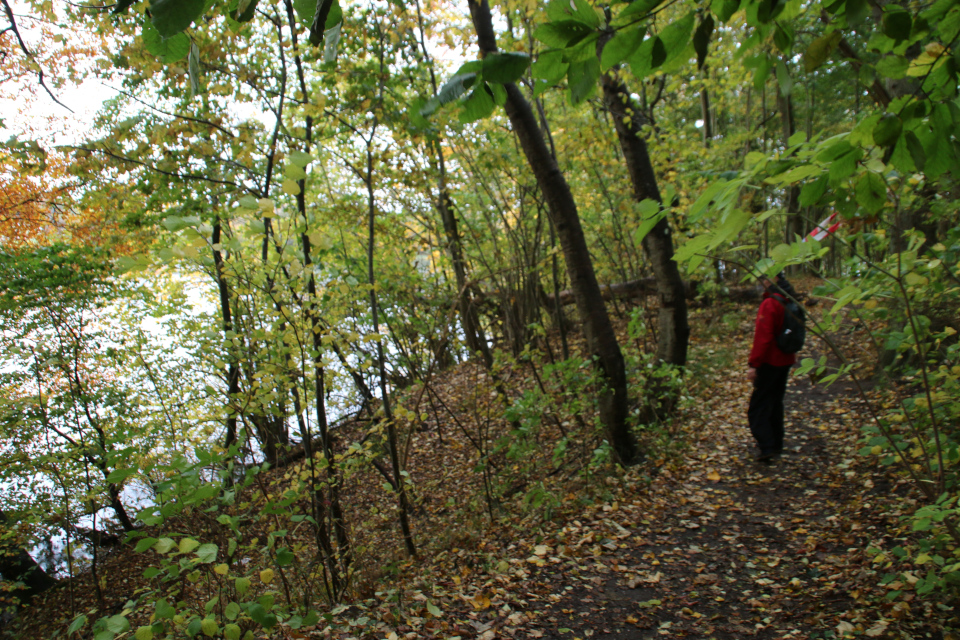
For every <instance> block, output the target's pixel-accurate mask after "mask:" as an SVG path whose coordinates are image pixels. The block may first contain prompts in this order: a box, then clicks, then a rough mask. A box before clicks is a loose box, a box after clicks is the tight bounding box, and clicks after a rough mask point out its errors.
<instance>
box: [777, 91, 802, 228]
mask: <svg viewBox="0 0 960 640" xmlns="http://www.w3.org/2000/svg"><path fill="white" fill-rule="evenodd" d="M777 108H778V109H779V111H780V123H781V126H782V128H783V146H784V147H788V146H789V145H790V138H791V136H793V134H794V132H795V131H796V125H795V120H794V114H793V99H792V98H791V97H790V96H785V95H783V93H781V91H780V89H779V87H778V88H777ZM783 199H784V210H785V211H786V213H787V224H786V228H785V229H784V240H785V241H786V242H793V241H794V240H795V239H796V237H797V236H799V237H801V238H802V237H803V236H804V232H803V217H801V215H800V187H798V186H796V185H792V186H789V187H787V189H786V191H785V192H784V194H783Z"/></svg>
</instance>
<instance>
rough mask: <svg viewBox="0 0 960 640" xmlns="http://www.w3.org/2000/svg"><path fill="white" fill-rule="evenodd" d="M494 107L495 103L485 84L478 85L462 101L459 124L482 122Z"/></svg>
mask: <svg viewBox="0 0 960 640" xmlns="http://www.w3.org/2000/svg"><path fill="white" fill-rule="evenodd" d="M496 106H497V103H496V102H494V100H493V95H492V94H491V92H490V91H489V90H488V89H487V85H486V83H483V84H480V85H478V86H477V87H475V88H474V90H473V91H471V92H470V96H469V97H468V98H467V99H466V100H464V102H463V106H462V108H461V110H460V122H463V123H464V124H466V123H470V122H476V121H477V120H482V119H483V118H486V117H487V116H489V115H490V114H491V113H493V110H494V109H495V108H496Z"/></svg>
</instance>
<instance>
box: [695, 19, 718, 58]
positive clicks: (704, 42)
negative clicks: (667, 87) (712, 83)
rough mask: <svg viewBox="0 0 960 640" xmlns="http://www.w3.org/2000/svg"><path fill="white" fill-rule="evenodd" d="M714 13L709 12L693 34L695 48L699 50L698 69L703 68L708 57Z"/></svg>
mask: <svg viewBox="0 0 960 640" xmlns="http://www.w3.org/2000/svg"><path fill="white" fill-rule="evenodd" d="M713 27H714V24H713V15H711V14H709V13H708V14H707V15H706V17H704V18H703V19H702V20H701V21H700V24H699V25H698V26H697V30H696V32H695V33H694V34H693V50H694V51H696V52H697V69H702V68H703V63H704V61H705V60H706V59H707V49H708V48H709V46H710V36H712V35H713Z"/></svg>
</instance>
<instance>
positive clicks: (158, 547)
mask: <svg viewBox="0 0 960 640" xmlns="http://www.w3.org/2000/svg"><path fill="white" fill-rule="evenodd" d="M175 544H176V543H175V542H174V541H173V540H171V539H170V538H160V539H159V540H157V544H155V545H153V550H154V551H156V552H157V553H159V554H164V553H167V552H168V551H170V549H173V546H174V545H175Z"/></svg>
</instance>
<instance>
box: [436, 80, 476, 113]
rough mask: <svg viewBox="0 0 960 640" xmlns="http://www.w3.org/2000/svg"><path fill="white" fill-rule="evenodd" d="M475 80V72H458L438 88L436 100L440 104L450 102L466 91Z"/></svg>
mask: <svg viewBox="0 0 960 640" xmlns="http://www.w3.org/2000/svg"><path fill="white" fill-rule="evenodd" d="M476 80H477V74H476V73H458V74H456V75H455V76H453V77H452V78H450V79H449V80H447V82H446V84H444V85H443V87H441V88H440V92H439V93H438V94H437V100H438V102H439V103H440V104H441V105H445V104H450V103H451V102H453V101H454V100H456V99H458V98H459V97H460V96H462V95H463V94H465V93H466V92H467V89H469V88H470V87H472V86H473V84H474V83H475V82H476Z"/></svg>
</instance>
